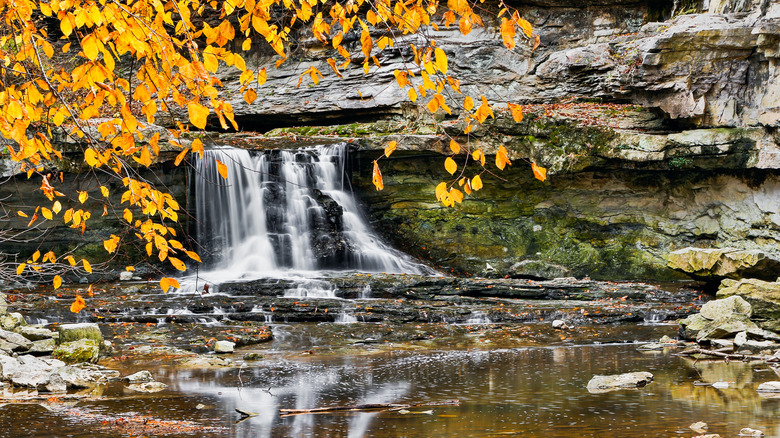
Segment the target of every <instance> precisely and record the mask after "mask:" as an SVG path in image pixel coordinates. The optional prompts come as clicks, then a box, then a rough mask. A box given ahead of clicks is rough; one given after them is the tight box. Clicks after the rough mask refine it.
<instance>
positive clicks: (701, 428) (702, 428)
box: [688, 421, 707, 433]
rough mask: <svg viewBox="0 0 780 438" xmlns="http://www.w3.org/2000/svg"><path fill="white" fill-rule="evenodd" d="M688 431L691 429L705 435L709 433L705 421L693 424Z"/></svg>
mask: <svg viewBox="0 0 780 438" xmlns="http://www.w3.org/2000/svg"><path fill="white" fill-rule="evenodd" d="M688 429H691V430H692V431H694V432H696V433H704V432H706V431H707V423H705V422H703V421H697V422H696V423H693V424H691V425H690V426H688Z"/></svg>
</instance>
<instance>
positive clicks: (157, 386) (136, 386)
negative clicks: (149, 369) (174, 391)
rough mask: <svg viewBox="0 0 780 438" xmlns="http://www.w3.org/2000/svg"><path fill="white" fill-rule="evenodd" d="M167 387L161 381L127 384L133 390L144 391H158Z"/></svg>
mask: <svg viewBox="0 0 780 438" xmlns="http://www.w3.org/2000/svg"><path fill="white" fill-rule="evenodd" d="M167 387H168V385H166V384H165V383H162V382H144V383H131V384H130V385H127V388H129V389H132V390H133V391H136V392H146V393H153V392H160V391H162V390H164V389H165V388H167Z"/></svg>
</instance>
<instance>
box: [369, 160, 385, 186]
mask: <svg viewBox="0 0 780 438" xmlns="http://www.w3.org/2000/svg"><path fill="white" fill-rule="evenodd" d="M371 181H372V182H373V183H374V187H376V190H377V191H379V190H382V189H384V188H385V183H384V181H383V180H382V172H380V171H379V164H378V163H377V162H376V160H374V171H373V175H372V177H371Z"/></svg>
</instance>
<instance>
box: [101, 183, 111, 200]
mask: <svg viewBox="0 0 780 438" xmlns="http://www.w3.org/2000/svg"><path fill="white" fill-rule="evenodd" d="M100 193H101V194H102V195H103V197H104V198H108V195H109V192H108V187H106V186H100Z"/></svg>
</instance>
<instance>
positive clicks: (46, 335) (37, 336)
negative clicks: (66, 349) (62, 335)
mask: <svg viewBox="0 0 780 438" xmlns="http://www.w3.org/2000/svg"><path fill="white" fill-rule="evenodd" d="M14 331H15V332H16V333H19V334H20V335H22V336H24V337H25V338H27V339H29V340H31V341H40V340H43V339H54V338H57V337H58V335H57V333H56V332H53V331H51V330H49V329H47V328H43V327H41V326H34V325H26V326H22V327H17V328H16V329H15V330H14Z"/></svg>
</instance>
